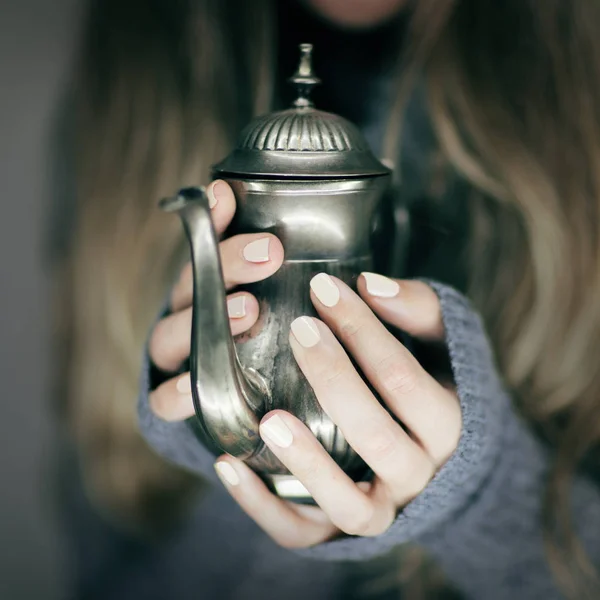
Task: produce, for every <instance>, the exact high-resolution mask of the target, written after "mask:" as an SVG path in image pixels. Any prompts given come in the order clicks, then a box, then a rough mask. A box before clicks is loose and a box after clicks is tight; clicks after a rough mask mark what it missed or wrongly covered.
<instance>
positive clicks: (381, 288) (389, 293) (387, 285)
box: [362, 273, 400, 298]
mask: <svg viewBox="0 0 600 600" xmlns="http://www.w3.org/2000/svg"><path fill="white" fill-rule="evenodd" d="M362 276H363V277H364V278H365V283H366V284H367V292H369V294H371V296H377V297H379V298H393V297H394V296H396V295H398V292H399V291H400V286H399V285H398V283H397V282H396V281H394V280H393V279H389V278H388V277H384V276H383V275H379V274H377V273H362Z"/></svg>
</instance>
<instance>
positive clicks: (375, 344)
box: [311, 273, 462, 466]
mask: <svg viewBox="0 0 600 600" xmlns="http://www.w3.org/2000/svg"><path fill="white" fill-rule="evenodd" d="M311 297H312V298H313V303H314V305H315V308H316V309H317V311H318V313H319V315H320V316H321V317H322V318H323V320H324V321H325V322H326V323H327V324H328V325H329V327H330V328H331V330H332V331H333V333H334V334H335V335H336V336H337V337H338V338H339V340H340V341H341V342H342V343H343V344H344V346H345V347H346V349H347V350H348V351H349V352H350V353H351V354H352V356H353V357H354V359H355V360H356V361H357V363H358V364H359V366H360V368H361V370H362V371H363V373H364V374H365V376H366V378H367V379H368V380H369V381H370V382H371V384H372V385H373V386H374V387H375V389H376V390H377V392H378V393H379V395H380V396H381V398H382V399H383V400H384V401H385V403H386V405H387V406H388V407H389V409H390V410H391V411H392V413H393V414H394V415H396V416H397V417H398V419H400V421H401V422H402V423H403V424H404V425H405V426H406V427H408V429H409V430H410V432H411V433H412V435H413V436H414V437H415V438H416V439H417V440H418V441H419V443H420V444H421V445H422V447H423V448H424V449H425V451H426V452H427V454H428V455H429V456H430V457H431V458H432V459H433V461H434V463H435V464H436V465H438V466H439V465H441V464H443V463H444V462H445V461H446V460H447V459H448V457H449V456H450V454H452V452H453V451H454V449H455V448H456V445H457V443H458V438H459V436H460V430H461V423H462V421H461V415H460V407H459V404H458V402H457V401H456V397H455V396H454V394H452V393H451V392H449V391H448V390H447V389H445V388H444V387H443V386H441V385H440V384H439V383H438V382H437V381H436V380H435V379H434V378H433V377H431V376H430V375H429V374H428V373H427V372H426V371H425V370H424V369H423V368H422V367H421V365H420V364H419V362H418V361H417V360H416V358H415V357H414V356H413V355H412V354H411V353H410V352H409V351H408V350H407V349H406V348H405V347H404V346H403V345H402V344H401V343H400V342H399V341H398V340H397V339H396V338H395V337H394V336H393V335H392V334H391V333H390V332H389V331H388V330H387V329H386V328H385V326H384V325H383V324H382V323H381V321H380V320H379V319H378V318H377V316H376V315H375V314H374V313H373V312H372V311H371V310H370V309H369V307H368V306H367V305H366V304H365V303H364V302H363V301H362V300H361V299H360V298H359V296H357V295H356V294H355V293H354V292H353V291H352V290H351V289H350V288H349V287H348V286H347V285H346V284H345V283H343V282H342V281H340V280H339V279H336V278H333V277H329V276H328V275H326V274H324V273H321V274H319V275H317V276H316V277H314V278H313V279H312V281H311ZM319 298H321V299H319ZM334 299H335V302H333V300H334Z"/></svg>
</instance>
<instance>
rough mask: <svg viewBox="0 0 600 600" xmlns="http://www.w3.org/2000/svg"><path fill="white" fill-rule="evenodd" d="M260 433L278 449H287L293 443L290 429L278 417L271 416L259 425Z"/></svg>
mask: <svg viewBox="0 0 600 600" xmlns="http://www.w3.org/2000/svg"><path fill="white" fill-rule="evenodd" d="M260 432H261V434H262V435H264V436H265V437H267V438H269V440H271V441H272V442H273V443H274V444H275V445H276V446H279V447H280V448H289V447H290V446H291V445H292V442H293V441H294V436H293V434H292V432H291V431H290V428H289V427H288V426H287V425H286V424H285V423H284V422H283V419H282V418H281V417H280V416H279V415H273V416H272V417H269V418H268V419H267V420H266V421H265V422H264V423H261V425H260Z"/></svg>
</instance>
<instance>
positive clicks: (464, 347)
mask: <svg viewBox="0 0 600 600" xmlns="http://www.w3.org/2000/svg"><path fill="white" fill-rule="evenodd" d="M427 283H428V284H429V285H430V286H431V287H432V288H433V290H434V291H435V292H436V294H437V295H438V297H439V299H440V303H441V308H442V318H443V321H444V325H445V328H446V343H447V346H448V351H449V355H450V362H451V365H452V372H453V375H454V380H455V382H456V386H457V393H458V397H459V400H460V406H461V411H462V421H463V425H462V432H461V436H460V440H459V443H458V447H457V449H456V450H455V452H454V454H453V455H452V456H451V458H450V459H449V460H448V461H447V462H446V464H445V465H444V466H443V467H442V468H441V469H440V470H439V471H438V473H437V474H436V475H435V477H434V478H433V479H432V480H431V482H430V483H429V485H428V486H427V487H426V488H425V489H424V490H423V492H422V493H421V494H419V496H417V497H416V498H415V499H414V500H413V501H411V502H410V503H409V504H408V505H407V506H405V507H404V509H403V510H402V511H401V512H400V513H399V514H398V516H397V517H396V520H395V521H394V523H393V524H392V525H391V527H390V528H389V529H388V530H387V531H386V532H385V533H383V534H381V535H380V536H377V537H368V538H366V537H346V538H341V539H337V540H333V541H330V542H326V543H323V544H320V545H318V546H314V547H311V548H306V549H302V550H297V553H298V554H300V555H302V556H306V557H311V558H318V559H326V560H367V559H369V558H372V557H374V556H377V555H382V554H385V553H387V552H389V551H390V550H391V549H392V548H394V547H395V546H398V545H400V544H403V543H406V542H416V543H418V542H419V540H420V538H422V537H424V536H426V535H427V534H429V533H431V532H432V531H434V530H436V529H440V528H442V527H444V526H445V524H446V523H448V522H450V521H451V520H453V519H454V518H456V517H457V516H458V514H459V513H462V512H464V511H465V510H467V509H468V507H469V506H470V504H471V502H472V501H473V499H474V498H475V497H476V495H477V492H478V490H480V489H481V488H482V486H483V485H485V482H486V479H487V478H488V477H489V476H490V475H491V474H492V472H493V470H494V466H495V463H496V461H497V460H498V458H499V456H500V445H501V435H502V430H503V423H504V419H505V418H506V417H507V415H509V414H510V413H509V411H510V400H509V397H508V395H507V394H506V392H505V391H504V389H503V387H502V384H501V382H500V379H499V377H498V375H497V371H496V368H495V365H494V359H493V356H492V352H491V346H490V344H489V342H488V339H487V336H486V334H485V332H484V329H483V326H482V322H481V319H480V318H479V316H478V315H477V314H476V313H475V312H474V310H473V309H472V307H471V306H470V304H469V302H468V300H467V299H466V298H464V297H463V296H462V295H461V294H459V293H458V292H456V291H455V290H453V289H452V288H450V287H447V286H445V285H441V284H438V283H435V282H431V281H427Z"/></svg>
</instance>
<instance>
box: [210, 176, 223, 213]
mask: <svg viewBox="0 0 600 600" xmlns="http://www.w3.org/2000/svg"><path fill="white" fill-rule="evenodd" d="M224 192H225V184H224V183H223V182H222V181H216V182H215V183H213V184H212V185H209V186H208V189H207V190H206V195H207V196H208V205H209V206H210V207H211V208H214V207H215V206H216V205H217V202H218V201H219V199H220V198H222V197H223V194H224Z"/></svg>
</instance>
